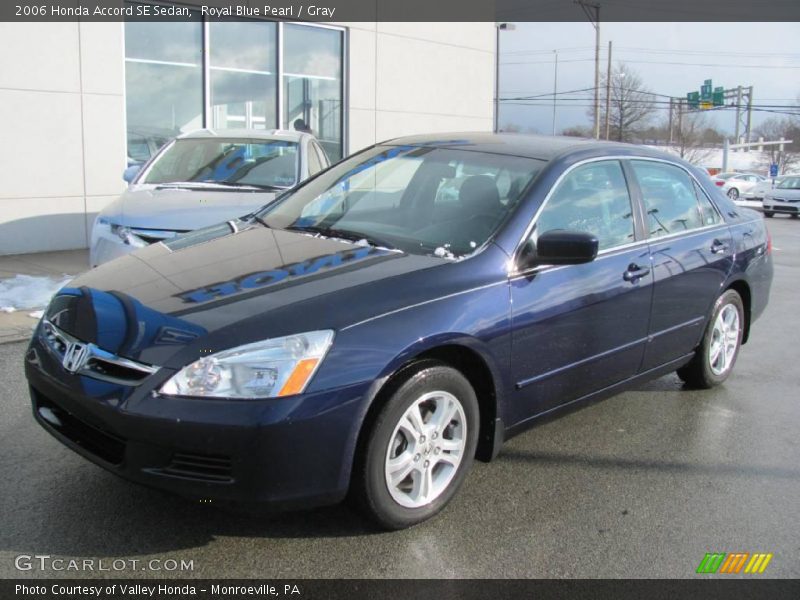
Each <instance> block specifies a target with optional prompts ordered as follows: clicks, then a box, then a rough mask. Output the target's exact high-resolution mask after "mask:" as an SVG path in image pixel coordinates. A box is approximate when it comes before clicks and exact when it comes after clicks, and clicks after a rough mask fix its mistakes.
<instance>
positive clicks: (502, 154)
mask: <svg viewBox="0 0 800 600" xmlns="http://www.w3.org/2000/svg"><path fill="white" fill-rule="evenodd" d="M770 253H771V248H770V239H769V236H768V233H767V231H766V229H765V227H764V224H763V220H762V219H761V218H760V217H759V216H758V215H757V214H756V213H753V212H751V211H749V210H747V209H742V208H738V207H736V206H734V205H733V204H732V203H731V202H730V201H729V200H728V199H727V198H725V197H724V196H723V195H722V194H720V193H719V191H717V190H716V189H715V186H714V185H713V184H712V183H711V181H710V180H709V179H708V177H707V176H706V175H704V174H702V173H701V172H700V171H698V170H697V169H695V168H694V167H692V166H690V165H688V164H686V163H684V162H682V161H680V160H678V159H676V158H673V157H669V156H667V155H664V154H660V153H657V152H654V151H651V150H647V149H644V148H639V147H635V146H628V145H623V144H608V143H597V142H589V141H580V140H575V139H566V138H564V139H560V138H537V137H522V136H493V135H490V134H449V135H446V136H441V135H439V136H435V137H434V136H422V137H413V138H403V139H396V140H392V141H389V142H386V143H383V144H379V145H377V146H374V147H372V148H369V149H367V150H364V151H362V152H360V153H358V154H356V155H354V156H352V157H350V158H348V159H346V160H344V161H342V162H340V163H339V164H337V165H335V166H333V167H332V168H330V169H328V170H326V171H323V172H322V173H320V174H319V175H317V176H316V177H313V178H312V179H310V180H309V181H307V182H306V183H304V184H302V185H301V186H299V187H298V188H296V189H295V190H292V191H290V192H287V193H286V194H284V195H283V196H282V197H279V198H278V199H277V200H276V201H275V202H273V203H272V204H270V205H269V206H267V207H265V208H264V209H262V210H261V211H259V212H257V213H255V214H252V215H247V216H244V217H242V218H240V219H239V220H235V221H231V222H228V223H223V224H220V225H218V226H214V227H210V228H206V229H202V230H198V231H196V232H193V233H190V234H187V235H184V236H180V237H177V238H175V239H172V240H168V241H165V242H160V243H157V244H153V245H151V246H148V247H146V248H143V249H141V250H138V251H137V252H135V253H134V254H131V255H129V256H125V257H122V258H120V259H118V260H115V261H112V262H110V263H108V264H106V265H103V266H101V267H99V268H97V269H94V270H93V271H90V272H89V273H87V274H85V275H83V276H81V277H79V278H78V279H76V280H75V281H74V282H73V283H72V284H71V287H69V288H65V289H63V290H61V291H60V292H59V294H58V295H57V296H56V297H55V298H54V299H53V301H52V303H51V305H50V306H49V308H48V309H47V311H46V313H45V316H44V318H43V319H42V321H41V323H40V324H39V326H38V328H37V330H36V332H35V334H34V337H33V340H32V342H31V345H30V348H29V350H28V352H27V356H26V372H27V377H28V379H29V382H30V389H31V395H32V398H33V406H34V415H35V417H36V419H37V420H38V421H39V423H40V424H41V425H42V426H43V427H44V428H45V429H47V430H48V431H49V432H50V433H52V434H53V435H54V436H55V437H57V438H58V439H59V440H61V441H62V442H63V443H64V444H66V445H67V446H69V447H71V448H72V449H74V450H75V451H77V452H78V453H80V454H82V455H83V456H85V457H86V458H88V459H90V460H92V461H94V462H96V463H98V464H100V465H102V466H103V467H105V468H107V469H109V470H110V471H112V472H114V473H118V474H119V475H121V476H123V477H126V478H128V479H131V480H134V481H137V482H140V483H144V484H147V485H151V486H154V487H158V488H162V489H165V490H170V491H173V492H176V493H179V494H182V495H185V496H189V497H192V498H197V499H200V498H203V499H212V500H214V501H218V502H219V501H224V502H228V501H233V502H242V501H247V502H250V501H255V502H270V503H273V504H278V505H298V504H304V505H313V504H325V503H333V502H337V501H339V500H342V499H343V498H345V496H347V495H348V493H349V495H350V496H351V497H352V498H353V499H354V500H356V501H357V502H358V503H359V504H360V506H361V507H362V510H363V511H365V513H366V514H368V515H369V516H371V517H372V518H373V519H375V520H376V521H377V522H378V523H379V524H381V525H382V526H384V527H388V528H402V527H407V526H409V525H412V524H414V523H417V522H419V521H422V520H424V519H427V518H429V517H431V516H432V515H434V514H435V513H437V512H438V511H439V510H441V509H442V508H443V507H444V506H445V505H446V504H447V503H448V502H449V501H450V499H451V498H452V497H453V495H454V494H455V493H456V491H457V489H458V487H459V486H460V485H461V483H462V481H463V480H464V477H465V476H466V474H467V472H468V470H469V468H470V466H471V464H472V462H473V459H474V458H476V457H477V458H479V459H483V460H488V459H490V458H492V457H493V456H495V455H496V453H497V452H498V450H499V448H500V445H501V443H502V442H503V440H504V439H506V438H508V437H509V436H510V435H512V434H515V433H517V432H519V431H521V430H522V429H524V428H525V427H527V426H529V425H530V424H532V423H533V422H534V420H535V419H536V418H537V417H541V416H542V415H545V414H547V413H552V412H553V411H556V410H557V409H561V408H563V407H565V406H568V405H570V404H574V403H576V402H579V401H585V400H591V399H597V398H599V397H602V396H607V395H610V394H611V393H614V392H617V391H619V390H621V389H624V388H625V387H626V386H628V385H631V384H633V383H636V382H639V381H641V380H642V379H647V378H652V377H657V376H659V375H662V374H664V373H667V372H670V371H675V370H677V371H678V374H679V375H680V376H681V377H682V378H683V379H684V380H685V381H686V382H687V383H688V384H690V385H692V386H700V387H710V386H713V385H715V384H718V383H721V382H722V381H724V380H725V379H726V378H727V377H728V375H729V374H730V372H731V369H732V368H733V365H734V363H735V361H736V356H737V353H738V350H739V347H740V344H742V343H743V342H745V341H746V340H747V336H748V332H749V330H750V326H751V323H752V322H753V321H754V320H755V318H756V317H758V316H759V315H760V314H761V312H762V311H763V310H764V307H765V305H766V304H767V298H768V295H769V287H770V283H771V280H772V258H771V255H770Z"/></svg>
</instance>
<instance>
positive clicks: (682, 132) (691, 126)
mask: <svg viewBox="0 0 800 600" xmlns="http://www.w3.org/2000/svg"><path fill="white" fill-rule="evenodd" d="M709 130H711V131H713V129H712V128H711V127H710V125H709V121H708V117H707V115H705V114H704V113H701V112H690V113H684V114H683V115H681V118H680V119H679V120H678V123H677V125H676V127H675V129H673V132H674V136H673V141H674V144H675V150H676V152H677V153H678V156H680V157H681V158H682V159H684V160H686V161H688V162H690V163H692V164H693V165H698V166H702V164H703V163H704V162H705V161H706V160H708V159H709V158H710V157H711V155H712V154H713V153H714V150H713V149H710V148H707V147H705V141H706V138H707V136H708V135H709V133H708V132H709Z"/></svg>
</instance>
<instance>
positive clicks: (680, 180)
mask: <svg viewBox="0 0 800 600" xmlns="http://www.w3.org/2000/svg"><path fill="white" fill-rule="evenodd" d="M630 164H631V167H632V168H633V171H634V173H635V174H636V179H637V180H638V182H639V188H640V189H641V191H642V200H643V202H644V209H645V213H646V218H647V221H646V222H647V229H648V234H649V236H650V237H651V238H658V237H663V236H665V235H672V234H674V233H681V232H682V231H690V230H692V229H699V228H700V227H703V226H705V225H706V224H707V223H706V222H705V221H706V218H707V217H706V216H704V214H703V213H702V212H701V210H700V204H699V203H698V199H697V194H696V191H695V187H694V181H693V180H692V178H691V177H689V174H688V173H686V171H684V170H683V169H681V168H680V167H676V166H674V165H671V164H668V163H662V162H656V161H646V160H632V161H631V162H630Z"/></svg>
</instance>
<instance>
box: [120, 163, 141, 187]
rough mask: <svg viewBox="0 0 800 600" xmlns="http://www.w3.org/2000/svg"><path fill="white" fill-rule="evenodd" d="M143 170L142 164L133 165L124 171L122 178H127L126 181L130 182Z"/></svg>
mask: <svg viewBox="0 0 800 600" xmlns="http://www.w3.org/2000/svg"><path fill="white" fill-rule="evenodd" d="M141 170H142V165H131V166H130V167H128V168H127V169H125V170H124V171H123V172H122V178H123V179H124V180H125V182H126V183H130V182H131V181H133V180H134V179H135V178H136V176H137V175H138V174H139V171H141Z"/></svg>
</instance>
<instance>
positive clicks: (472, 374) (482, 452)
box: [351, 336, 503, 468]
mask: <svg viewBox="0 0 800 600" xmlns="http://www.w3.org/2000/svg"><path fill="white" fill-rule="evenodd" d="M480 345H481V343H480V341H479V340H477V339H474V338H471V337H462V336H453V337H447V336H444V337H440V338H438V339H436V340H435V341H434V340H429V341H428V342H427V343H421V344H420V345H417V346H414V347H413V348H409V349H406V350H405V351H404V352H402V353H401V354H400V355H399V356H398V357H397V358H396V359H395V360H394V361H392V363H390V364H389V365H387V367H386V368H385V369H384V372H383V373H382V375H381V376H380V377H379V378H378V379H377V380H376V382H377V384H378V385H376V386H375V388H374V393H373V394H372V398H371V400H370V403H369V406H368V408H367V410H366V411H365V414H364V417H363V419H361V423H360V425H359V430H358V436H357V439H356V444H355V452H354V455H353V458H352V465H351V467H352V468H354V467H355V466H356V463H357V461H358V460H359V457H360V456H362V455H363V452H362V449H363V447H364V445H365V443H366V441H367V436H368V433H369V431H370V426H371V424H372V423H373V422H374V421H375V419H376V417H377V415H378V414H379V412H380V409H381V408H382V407H383V405H384V404H385V402H386V400H387V399H388V398H389V397H390V396H391V394H392V393H393V392H394V390H395V389H397V387H398V386H399V384H401V383H402V381H403V380H404V376H405V375H406V374H407V373H409V371H411V370H414V369H416V368H417V367H418V366H419V365H420V363H422V362H424V361H435V362H437V363H440V364H445V365H447V366H450V367H452V368H454V369H456V370H457V371H459V372H460V373H461V374H462V375H463V376H464V377H465V378H466V379H467V380H468V381H469V382H470V385H472V387H473V389H474V390H475V395H476V397H477V399H478V409H479V412H480V423H479V430H478V446H477V449H476V455H475V456H476V458H477V459H478V460H481V461H484V462H488V461H490V460H492V458H494V456H495V455H496V454H497V451H498V449H499V446H500V444H502V441H503V433H502V432H503V425H502V419H501V416H500V413H501V411H500V407H501V404H502V399H501V393H500V390H501V389H502V388H501V385H500V374H499V373H498V371H497V369H496V367H495V366H494V361H493V360H492V359H491V358H490V357H489V356H487V353H486V352H485V351H482V350H481V349H479V347H480Z"/></svg>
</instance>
